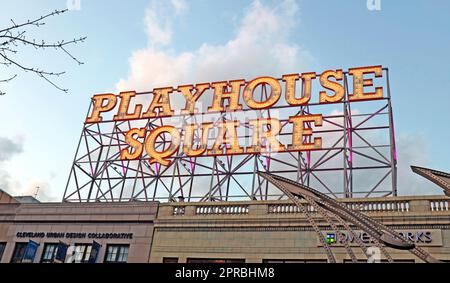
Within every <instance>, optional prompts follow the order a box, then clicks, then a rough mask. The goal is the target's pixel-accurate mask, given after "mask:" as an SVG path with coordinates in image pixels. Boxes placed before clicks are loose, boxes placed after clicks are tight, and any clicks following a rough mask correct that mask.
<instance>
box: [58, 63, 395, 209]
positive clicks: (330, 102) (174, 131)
mask: <svg viewBox="0 0 450 283" xmlns="http://www.w3.org/2000/svg"><path fill="white" fill-rule="evenodd" d="M388 88H389V85H388V80H387V69H385V68H383V67H382V66H368V67H357V68H350V69H348V70H345V71H344V70H342V69H333V70H326V71H323V72H321V73H316V72H303V73H294V74H285V75H282V76H281V78H274V77H270V76H262V77H257V78H254V79H251V80H248V81H246V80H244V79H233V80H228V81H218V82H202V83H196V84H185V85H179V86H164V87H158V88H155V89H153V91H150V92H136V91H133V90H129V91H123V92H120V93H117V94H114V93H103V94H96V95H94V96H93V97H92V101H91V107H90V109H89V112H88V115H87V117H86V119H85V123H84V128H83V134H82V136H81V138H80V142H79V146H78V149H77V153H76V156H75V160H74V164H73V167H72V170H71V174H70V177H69V182H68V185H67V188H66V192H65V196H64V199H65V200H79V201H89V200H96V201H101V200H104V201H113V200H123V199H126V200H128V199H144V200H162V199H165V200H173V199H175V198H176V197H183V198H186V197H187V198H188V199H189V200H195V199H197V200H211V199H220V200H229V197H231V196H232V194H231V192H232V191H236V189H237V190H240V191H242V192H243V194H241V195H239V196H238V195H236V197H237V199H242V198H244V199H245V198H250V199H270V198H271V197H270V195H271V194H272V193H274V191H271V190H270V189H269V188H268V186H269V185H268V184H266V185H263V182H264V181H263V180H256V178H258V177H256V176H255V174H254V173H255V172H256V171H259V170H265V171H268V172H274V173H280V174H285V175H289V176H292V177H293V178H295V179H296V180H297V181H301V182H304V183H308V184H309V183H310V181H313V180H311V179H314V180H315V181H316V182H317V181H319V182H318V184H320V185H323V186H324V187H325V190H327V191H329V193H331V194H333V195H334V196H335V197H340V196H346V197H352V196H353V188H352V185H353V180H352V179H353V176H352V171H353V169H354V168H355V166H354V160H353V156H354V155H355V154H357V155H358V156H359V157H365V158H366V159H369V160H371V161H380V162H379V163H380V164H378V167H377V166H375V165H373V164H368V163H367V162H366V163H364V164H365V165H364V166H359V167H361V168H360V169H363V168H366V167H367V169H369V168H371V169H382V168H387V169H389V172H388V174H384V175H383V177H382V180H381V181H380V183H379V184H378V185H377V184H376V183H375V185H377V187H375V188H374V189H373V190H372V192H375V191H377V188H378V187H379V186H380V185H382V183H383V182H384V180H385V179H386V178H387V176H385V175H392V176H393V177H395V172H394V171H395V158H396V156H395V154H396V153H395V143H394V138H393V127H391V125H392V113H391V107H390V94H389V93H388V92H389V89H388ZM361 101H364V102H365V104H367V105H364V106H362V107H361V109H360V108H358V109H356V108H355V110H352V105H354V104H357V102H361ZM377 101H378V102H381V104H380V103H379V105H382V106H381V108H379V109H377V110H375V111H374V110H371V111H374V112H370V113H362V111H367V110H365V109H366V108H367V106H368V103H369V102H377ZM384 104H385V105H384ZM339 105H341V106H339ZM377 107H378V106H377ZM381 116H384V118H386V119H385V121H384V122H383V121H381V120H382V119H379V118H380V117H381ZM369 120H370V121H369ZM372 122H374V123H372ZM370 123H372V124H371V125H369V124H370ZM362 126H367V127H362ZM358 127H359V128H358ZM361 129H363V130H365V131H368V132H373V131H375V130H383V129H387V130H388V131H387V133H385V134H384V136H385V137H388V139H387V141H385V142H384V143H383V144H381V143H382V142H381V141H380V135H379V134H376V135H373V134H372V135H370V136H369V137H363V134H360V133H358V131H359V130H361ZM363 130H361V131H363ZM355 135H357V136H359V137H358V138H360V139H361V140H362V141H363V142H362V143H364V144H365V146H362V144H361V145H357V144H356V145H355V144H354V141H353V140H354V136H355ZM371 138H372V139H374V138H375V139H376V140H377V142H376V143H379V144H378V145H375V144H373V143H371V142H370V141H368V140H369V139H371ZM360 142H361V141H360ZM383 146H384V147H386V146H388V151H387V152H386V151H385V152H384V153H383V150H385V149H383ZM366 149H372V150H373V152H372V153H371V154H369V153H367V152H364V151H366ZM372 154H375V155H379V156H378V157H376V156H372ZM337 156H339V157H340V159H341V161H337V160H336V159H337V158H336V157H337ZM251 160H252V161H251ZM325 163H328V164H329V165H331V167H328V168H327V167H324V164H325ZM337 164H339V165H337ZM320 171H324V172H325V171H341V172H340V175H341V178H342V180H341V181H337V179H336V178H334V177H333V178H331V179H330V180H331V183H334V184H331V185H330V186H331V187H333V188H331V187H330V186H327V185H326V184H325V183H326V182H325V181H323V180H322V179H323V178H322V179H321V177H319V176H318V175H320V174H319V172H320ZM245 175H247V176H245ZM294 175H295V176H294ZM239 176H243V178H244V177H245V178H244V179H243V180H241V181H238V180H237V178H239ZM380 177H381V176H380ZM328 178H330V177H328ZM208 179H210V180H208ZM391 180H392V182H391V186H390V188H388V190H387V191H386V186H385V189H384V193H386V192H390V193H391V194H395V178H391ZM146 181H147V182H146ZM196 181H198V185H199V187H197V186H195V183H196ZM230 183H236V184H234V185H233V184H230ZM337 183H339V187H341V188H340V189H338V190H336V189H335V187H336V184H337ZM230 185H231V187H230ZM158 186H159V187H158ZM196 187H197V188H196ZM225 187H226V189H225ZM342 187H344V188H342ZM71 188H72V192H70V190H71ZM338 191H339V192H338ZM195 192H198V193H199V194H198V195H197V196H194V195H195ZM365 192H366V193H367V192H369V194H370V193H372V192H370V189H367V190H366V191H365ZM149 193H150V195H151V196H150V197H149ZM339 194H340V195H339ZM274 195H276V193H275V194H274ZM277 197H282V195H279V194H278V196H277Z"/></svg>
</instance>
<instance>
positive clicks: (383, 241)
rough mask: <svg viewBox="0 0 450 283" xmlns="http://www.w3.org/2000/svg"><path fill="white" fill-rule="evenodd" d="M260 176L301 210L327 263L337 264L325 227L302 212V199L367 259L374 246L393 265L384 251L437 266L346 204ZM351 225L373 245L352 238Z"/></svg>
mask: <svg viewBox="0 0 450 283" xmlns="http://www.w3.org/2000/svg"><path fill="white" fill-rule="evenodd" d="M259 175H260V176H261V177H263V178H264V179H266V180H267V181H268V182H270V183H272V184H274V185H275V186H276V187H277V188H278V189H280V190H281V191H283V192H284V193H285V194H286V195H287V196H288V197H289V199H291V200H292V201H293V202H294V204H295V205H296V206H297V207H298V208H299V209H300V211H301V212H302V213H303V214H305V216H306V218H307V219H308V221H309V223H310V224H311V226H312V227H313V228H314V230H315V231H316V234H317V236H318V237H319V240H320V242H321V244H322V245H323V247H324V249H325V251H326V254H327V256H328V261H329V262H336V260H335V258H334V254H333V252H332V247H330V245H329V244H327V242H326V240H325V235H324V234H323V230H325V229H326V227H324V224H323V223H322V222H321V228H322V229H320V228H319V227H318V225H317V224H316V221H317V217H312V216H311V214H312V213H311V212H308V211H307V210H306V209H304V204H302V203H301V202H300V201H299V200H300V199H305V200H306V201H307V203H308V204H309V205H311V206H312V207H313V208H314V213H316V214H318V215H320V216H321V218H323V219H324V220H325V222H326V223H327V224H326V225H327V226H329V227H330V228H331V229H332V230H333V231H334V232H335V234H336V235H338V236H341V235H342V233H341V230H340V228H338V225H339V226H341V227H342V228H344V230H345V231H347V233H349V234H350V235H352V238H353V239H356V240H357V242H358V245H359V248H361V249H362V251H363V252H364V254H365V255H366V256H367V257H369V255H368V254H367V249H368V248H369V247H370V246H373V245H375V246H376V247H378V248H379V249H380V252H381V253H382V254H383V255H384V256H385V257H386V259H387V260H388V261H389V262H392V261H393V260H392V257H391V256H390V255H389V252H388V249H387V247H389V248H393V249H398V250H407V251H409V252H410V253H412V254H414V255H415V256H417V257H418V258H420V259H421V260H423V261H424V262H428V263H432V262H439V261H438V260H437V259H435V258H434V257H432V256H431V255H430V254H428V253H427V252H426V251H424V250H423V249H421V248H420V247H418V246H416V245H415V243H414V242H412V241H410V240H407V239H405V238H403V237H401V236H400V234H399V233H398V232H396V231H394V230H393V229H391V228H389V227H387V226H385V225H383V224H381V223H379V222H377V221H375V220H374V219H372V218H370V217H369V216H367V215H365V214H363V213H361V212H359V211H356V210H352V209H351V208H349V207H347V206H346V205H345V204H343V203H340V202H338V201H336V200H335V199H333V198H330V197H328V196H327V195H325V194H323V193H321V192H319V191H317V190H314V189H312V188H310V187H308V186H305V185H302V184H300V183H296V182H294V181H292V180H289V179H286V178H283V177H280V176H276V175H274V174H270V173H265V172H259ZM350 225H352V226H353V227H355V228H358V229H361V230H362V231H364V232H366V233H367V234H368V235H370V236H371V238H372V241H373V242H374V244H370V243H367V244H365V243H363V242H362V241H361V240H360V239H359V237H358V236H356V235H355V233H354V231H353V228H351V227H350ZM340 242H342V244H343V245H344V247H345V250H346V252H347V254H348V255H349V256H350V258H351V260H352V261H353V262H356V261H357V258H356V256H355V254H354V251H353V249H352V248H351V247H349V245H348V243H347V241H345V240H344V241H342V240H341V239H340Z"/></svg>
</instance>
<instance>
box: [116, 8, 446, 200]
mask: <svg viewBox="0 0 450 283" xmlns="http://www.w3.org/2000/svg"><path fill="white" fill-rule="evenodd" d="M186 11H188V6H187V4H186V2H184V1H179V0H172V1H171V2H162V1H158V2H156V1H152V2H151V4H150V6H149V8H148V9H147V12H146V16H145V24H146V29H147V35H148V46H147V47H145V48H143V49H140V50H136V51H134V52H133V53H132V55H131V57H130V59H129V66H130V71H129V75H128V77H126V78H122V79H121V80H120V81H119V82H118V83H117V84H116V89H117V91H118V92H119V91H124V90H138V91H148V90H151V89H153V88H155V87H164V86H177V85H182V84H186V83H189V84H190V83H196V82H212V81H219V80H231V79H238V78H245V79H252V78H254V77H256V76H262V75H272V76H280V75H282V74H286V73H292V72H302V71H304V70H310V69H311V66H312V65H313V64H314V58H313V56H312V55H311V54H310V53H309V52H308V51H307V50H304V49H303V48H301V47H300V46H299V45H298V44H296V43H292V42H290V36H291V35H292V34H293V32H294V28H295V27H296V25H298V21H299V12H300V11H299V7H298V4H297V3H296V1H294V0H285V1H283V2H281V3H278V4H276V5H268V4H265V3H263V2H261V1H257V0H255V1H253V2H252V4H251V5H250V6H249V7H248V8H247V11H246V13H245V15H244V16H243V18H242V21H241V22H240V23H239V25H238V28H237V29H236V32H235V35H234V36H233V37H232V38H229V39H228V40H227V41H226V42H225V43H223V44H216V45H213V44H210V43H208V42H205V43H203V44H201V46H199V47H198V48H197V49H195V50H190V51H184V52H179V51H175V50H174V46H173V43H172V40H173V37H174V36H176V34H175V35H174V34H173V31H172V26H171V25H172V22H173V21H174V20H175V18H176V16H179V15H181V14H183V13H185V12H186ZM189 16H190V17H192V16H195V15H189ZM356 112H357V111H356ZM324 126H326V125H324ZM375 138H377V137H375ZM379 138H380V139H383V140H384V138H385V137H379ZM397 139H398V142H397V148H398V160H399V161H398V191H399V195H405V194H427V193H439V194H440V191H439V190H438V189H436V186H434V185H432V184H430V183H429V182H428V181H426V180H422V179H421V177H419V176H415V174H414V173H413V172H412V171H411V169H410V167H409V166H410V165H414V164H417V165H426V164H427V163H428V159H427V156H428V155H427V151H426V149H425V144H426V143H425V142H424V139H423V137H421V136H420V134H407V135H402V134H400V135H399V136H398V137H397ZM363 162H366V161H363ZM339 164H341V162H340V163H339ZM367 173H368V174H364V176H362V177H361V179H362V180H364V182H365V183H367V186H369V187H371V186H373V185H374V182H376V181H377V180H375V181H374V180H372V179H374V178H375V177H376V176H375V177H374V176H369V175H370V174H371V173H370V172H367ZM329 181H330V182H331V183H336V184H341V183H342V181H340V180H329ZM331 185H332V184H331ZM429 188H434V189H431V190H429Z"/></svg>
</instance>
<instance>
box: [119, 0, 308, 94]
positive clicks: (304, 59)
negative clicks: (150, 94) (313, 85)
mask: <svg viewBox="0 0 450 283" xmlns="http://www.w3.org/2000/svg"><path fill="white" fill-rule="evenodd" d="M175 2H178V1H172V4H171V6H167V2H166V3H165V4H164V5H162V4H161V3H160V2H158V3H159V4H155V2H152V3H151V4H150V6H149V9H148V10H147V14H146V21H145V23H146V25H147V31H148V32H147V34H148V40H149V44H148V47H146V48H144V49H141V50H137V51H134V52H133V53H132V56H131V58H130V59H129V63H130V74H129V76H128V77H127V78H125V79H121V80H120V81H119V82H118V83H117V85H116V88H117V90H118V91H123V90H129V89H136V90H140V91H143V90H150V89H152V88H154V87H163V86H172V85H174V86H176V85H179V84H184V83H195V82H204V81H217V80H226V79H236V78H247V79H251V78H253V77H256V76H261V75H274V76H280V75H281V74H283V73H289V72H299V71H301V70H304V69H307V68H306V67H307V66H309V65H310V64H311V62H312V61H313V58H312V56H311V55H310V54H309V53H308V52H307V51H305V50H303V49H301V48H300V47H299V46H298V45H296V44H294V43H291V42H289V35H291V34H292V32H293V27H294V26H295V25H296V24H297V18H298V10H299V9H298V5H297V3H296V2H295V1H292V0H286V1H283V2H282V3H280V4H277V5H275V6H269V5H265V4H262V3H261V2H260V1H254V2H253V3H252V4H251V6H250V7H248V10H247V13H246V14H245V15H244V17H243V20H242V22H241V23H240V25H239V27H238V29H237V31H236V33H235V36H234V37H233V38H230V39H229V40H228V41H227V42H225V43H224V44H221V45H212V44H209V43H207V42H205V43H203V44H202V45H201V46H200V47H199V48H198V49H196V50H193V51H186V52H175V51H174V50H173V47H172V45H171V40H172V36H173V34H172V30H171V21H173V20H174V14H173V13H172V14H170V15H169V16H167V17H165V18H164V17H162V16H161V15H165V14H167V13H166V11H167V10H170V9H171V8H172V10H173V7H175V11H177V10H178V11H183V12H184V11H186V10H187V6H186V7H185V8H180V7H183V6H182V5H180V4H174V3H175ZM183 3H184V2H183ZM184 5H186V3H184ZM177 7H178V8H177ZM158 9H159V10H158ZM179 13H180V12H179ZM156 15H158V17H156ZM190 16H191V15H190ZM162 45H164V46H162Z"/></svg>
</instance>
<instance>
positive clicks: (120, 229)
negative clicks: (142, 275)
mask: <svg viewBox="0 0 450 283" xmlns="http://www.w3.org/2000/svg"><path fill="white" fill-rule="evenodd" d="M157 209H158V207H157V203H140V202H136V203H118V204H111V203H108V204H105V203H101V204H100V203H95V204H91V203H85V204H76V203H59V204H55V203H52V204H22V205H2V206H0V212H1V213H0V242H7V243H8V244H7V246H6V249H5V251H4V254H3V257H2V260H1V262H9V261H10V260H11V256H12V253H13V250H14V246H15V243H16V242H28V240H29V239H31V240H33V241H35V242H37V243H39V244H40V246H39V249H38V251H37V254H36V257H35V262H39V261H40V259H41V256H42V251H43V249H44V243H58V242H59V240H61V241H63V242H65V243H66V244H69V245H73V244H79V243H92V241H93V239H89V238H87V237H86V238H82V239H68V238H47V237H44V238H22V237H17V233H18V232H45V233H47V232H63V233H87V234H88V233H133V238H132V239H94V240H95V241H96V242H98V243H100V244H101V245H102V248H101V250H100V254H99V256H98V259H97V261H98V262H103V259H104V257H105V251H106V246H107V244H129V245H130V248H129V255H128V262H148V259H149V256H150V246H151V242H152V236H153V221H154V219H155V217H156V213H157Z"/></svg>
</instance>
